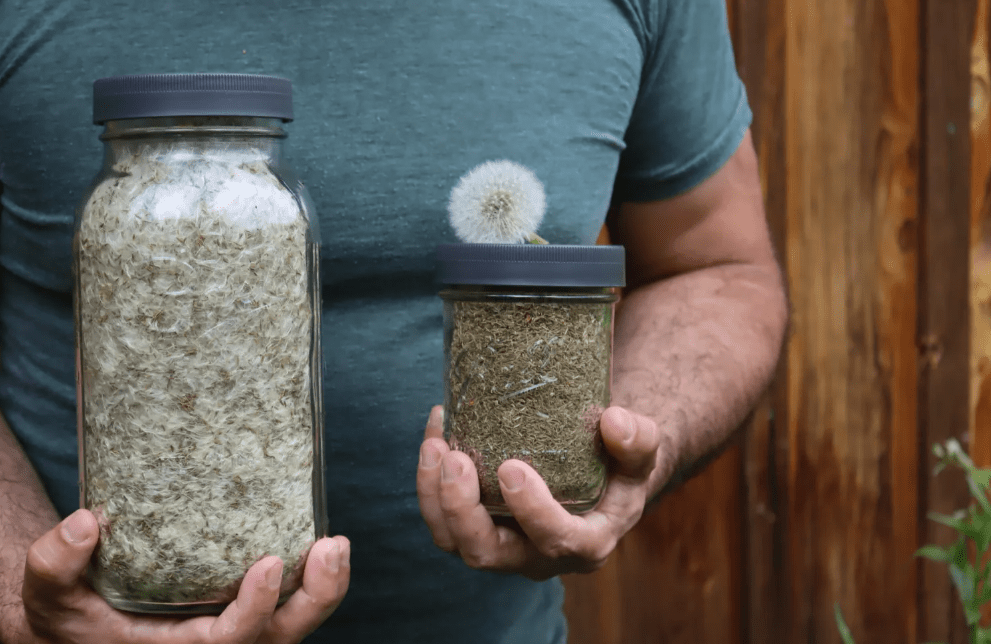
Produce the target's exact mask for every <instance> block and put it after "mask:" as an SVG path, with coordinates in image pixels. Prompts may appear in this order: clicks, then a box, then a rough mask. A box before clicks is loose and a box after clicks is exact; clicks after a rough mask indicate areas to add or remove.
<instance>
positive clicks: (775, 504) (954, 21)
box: [566, 0, 991, 644]
mask: <svg viewBox="0 0 991 644" xmlns="http://www.w3.org/2000/svg"><path fill="white" fill-rule="evenodd" d="M989 2H991V0H833V1H831V2H812V3H810V2H806V1H805V0H728V15H729V17H730V27H731V33H732V37H733V42H734V47H735V50H736V55H737V63H738V67H739V69H740V74H741V77H742V78H743V79H744V82H745V84H746V85H747V90H748V95H749V98H750V102H751V106H752V107H753V110H754V124H753V130H754V140H755V143H756V145H757V149H758V155H759V158H760V164H761V178H762V183H763V188H764V193H765V203H766V209H767V213H768V221H769V225H770V227H771V231H772V235H773V237H774V240H775V244H776V247H777V248H778V250H779V252H780V254H781V258H782V262H783V264H784V265H785V267H786V271H787V279H788V282H789V292H790V296H791V309H792V321H791V329H790V330H789V337H788V343H787V347H786V354H785V357H784V360H783V361H782V364H781V366H780V368H779V372H778V376H777V378H776V382H775V384H774V386H772V388H771V391H770V392H769V394H768V396H767V397H766V398H765V399H764V401H762V403H761V404H760V405H759V406H758V408H757V410H756V412H755V413H754V415H753V418H752V421H751V423H750V425H749V429H748V431H747V433H746V434H745V436H744V437H743V438H742V439H741V441H740V443H739V444H738V445H737V446H735V447H734V450H733V451H732V452H730V453H729V454H727V455H725V456H724V457H723V458H722V459H720V460H719V461H717V463H716V464H715V465H714V466H713V467H712V468H710V470H708V471H706V472H705V473H704V474H703V475H702V476H701V477H699V478H697V479H695V480H693V481H691V482H690V483H689V484H688V485H687V486H686V487H685V488H683V489H682V490H681V491H680V492H679V493H678V494H677V495H675V496H672V497H671V498H669V499H667V500H665V502H664V503H663V504H662V505H661V506H660V507H659V508H657V509H656V510H655V511H653V512H652V513H651V514H649V515H648V516H646V517H645V519H644V521H643V522H642V523H641V524H640V525H639V526H638V527H637V529H636V530H635V531H634V532H633V533H631V535H630V536H629V537H628V538H627V539H626V540H624V541H623V543H622V544H621V545H620V547H619V549H618V550H617V552H616V553H615V555H614V556H613V558H612V559H611V560H610V562H609V563H608V565H607V566H606V568H604V569H603V570H602V571H600V572H599V573H598V574H596V575H592V576H586V577H582V578H571V579H568V580H567V581H566V583H567V585H568V590H569V595H568V600H567V609H568V614H569V616H570V618H571V623H572V638H571V642H572V644H577V643H582V644H584V643H586V642H588V643H592V642H596V643H605V644H627V643H636V642H665V643H671V644H682V643H684V644H689V643H694V642H715V641H720V642H722V641H729V642H741V643H746V644H772V643H773V644H778V643H780V642H788V643H791V642H796V643H797V642H816V643H819V642H822V643H826V644H830V643H835V642H839V636H838V632H837V629H836V626H835V623H834V621H833V612H832V611H833V604H834V602H839V604H840V605H841V606H842V608H843V610H844V614H845V616H846V619H847V621H848V623H849V624H850V626H851V628H852V630H853V631H854V635H855V636H856V640H857V641H858V642H861V643H867V642H869V643H871V644H884V643H889V642H890V643H891V644H903V643H909V644H922V643H923V642H929V641H944V642H948V643H949V644H963V643H964V642H966V641H967V633H966V628H965V625H964V622H963V619H962V615H961V614H960V610H959V607H958V603H959V602H958V599H957V597H956V595H955V593H954V591H953V589H952V587H951V584H950V582H949V578H948V575H947V572H946V569H945V566H942V565H940V564H930V563H928V562H926V563H923V562H921V561H920V560H918V559H916V558H915V557H914V556H913V552H914V550H915V548H916V547H917V546H918V545H920V544H921V543H931V542H937V543H946V542H948V541H949V540H950V539H951V538H952V534H951V533H950V532H949V531H948V530H944V529H942V528H941V527H939V526H938V525H937V524H934V523H932V522H931V521H928V520H926V518H925V516H926V514H927V513H928V512H930V511H936V512H952V511H953V510H955V509H957V508H960V507H963V506H964V505H966V504H967V502H968V496H967V493H966V489H965V487H964V486H963V483H962V480H961V479H960V477H953V476H951V475H948V474H944V475H941V476H939V477H936V478H932V477H931V476H930V474H931V472H932V467H933V465H934V462H933V459H932V457H931V453H930V447H931V445H932V443H934V442H941V441H943V440H945V439H946V438H948V437H950V436H956V437H958V438H961V439H964V440H967V439H969V445H970V448H971V451H972V453H973V454H974V456H975V458H976V459H977V460H978V461H979V462H980V463H982V464H984V465H991V140H989V137H991V123H989V121H988V105H989V95H991V90H989V88H991V80H989V62H988V29H989V24H991V17H989V9H988V5H989ZM968 124H969V127H968ZM965 249H968V250H969V252H965ZM734 481H736V484H738V485H739V487H740V489H741V490H742V492H741V493H739V494H737V493H736V492H735V491H734V490H733V488H732V486H733V485H734ZM703 499H705V500H707V503H705V504H703V503H701V501H700V500H703ZM733 625H736V626H737V627H738V628H737V630H735V631H734V630H731V628H730V627H731V626H733Z"/></svg>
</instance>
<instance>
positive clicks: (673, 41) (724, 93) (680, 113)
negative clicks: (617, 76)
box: [614, 0, 752, 201]
mask: <svg viewBox="0 0 991 644" xmlns="http://www.w3.org/2000/svg"><path fill="white" fill-rule="evenodd" d="M645 4H646V5H647V6H645V7H643V12H644V13H643V14H641V15H642V16H643V18H644V20H643V27H644V28H645V30H646V31H647V33H646V38H645V44H646V47H645V49H646V51H645V56H644V68H643V73H642V75H641V81H640V89H639V93H638V96H637V100H636V103H635V104H634V108H633V113H632V115H631V117H630V123H629V126H628V128H627V131H626V135H625V137H624V138H625V142H626V146H627V147H626V149H625V150H624V151H623V154H622V156H621V157H620V164H619V170H618V173H617V178H616V190H615V195H614V197H615V198H616V199H617V200H619V201H652V200H655V199H664V198H667V197H673V196H675V195H677V194H680V193H682V192H685V191H687V190H689V189H691V188H693V187H695V186H696V185H698V184H699V183H701V182H702V181H703V180H705V179H707V178H708V177H710V176H711V175H712V174H714V173H715V172H716V171H717V170H718V169H719V168H721V167H722V165H723V164H724V163H725V162H726V161H727V159H729V157H730V156H731V155H732V154H733V153H734V152H735V151H736V149H737V147H738V146H739V145H740V142H741V140H742V139H743V135H744V133H745V132H746V129H747V128H748V127H749V126H750V122H751V120H752V113H751V111H750V106H749V104H748V103H747V94H746V89H745V88H744V86H743V82H742V81H741V80H740V77H739V75H738V74H737V71H736V63H735V60H734V57H733V46H732V43H731V41H730V37H729V27H728V24H727V17H726V5H725V0H651V1H649V2H645Z"/></svg>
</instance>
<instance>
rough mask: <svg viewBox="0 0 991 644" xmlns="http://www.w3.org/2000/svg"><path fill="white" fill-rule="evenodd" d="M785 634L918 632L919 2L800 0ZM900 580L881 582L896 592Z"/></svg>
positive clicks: (792, 75) (789, 91)
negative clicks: (844, 625) (839, 624)
mask: <svg viewBox="0 0 991 644" xmlns="http://www.w3.org/2000/svg"><path fill="white" fill-rule="evenodd" d="M787 25H788V28H787V31H786V51H785V61H786V62H785V66H786V72H785V83H786V106H787V111H786V122H787V125H786V134H785V137H786V139H785V147H786V162H787V177H786V181H787V214H788V219H787V227H786V230H787V242H786V244H787V247H786V251H787V267H788V275H789V281H790V287H791V296H792V302H793V308H792V311H793V316H792V336H791V339H790V342H789V345H788V356H787V370H788V371H787V378H788V382H787V403H788V410H787V411H788V417H787V427H788V441H789V447H790V453H789V470H788V481H787V487H788V494H789V504H788V522H789V532H788V538H787V540H788V546H787V547H788V567H789V574H790V577H789V580H788V581H789V584H790V586H791V588H792V601H791V604H792V605H791V624H790V626H791V628H790V632H789V636H788V637H787V638H786V640H785V641H789V642H804V641H815V642H838V641H839V636H838V634H837V632H836V628H835V623H834V621H833V611H832V608H833V604H834V602H839V604H840V606H841V607H842V609H843V611H844V613H845V615H846V619H847V622H848V623H849V624H850V626H851V629H852V630H853V632H854V634H855V635H856V636H857V638H858V641H870V642H910V641H914V638H915V632H914V631H915V629H914V621H915V620H914V615H915V602H914V597H913V596H912V593H911V589H912V588H913V587H914V585H915V562H914V560H913V559H912V557H911V553H912V551H913V550H914V546H915V543H916V539H917V535H916V519H917V502H916V499H917V497H916V494H915V487H916V476H915V470H916V464H917V457H916V450H917V444H916V426H915V414H914V410H915V408H916V394H915V361H914V344H915V319H916V309H915V306H916V299H915V292H916V282H915V275H916V270H915V265H916V246H915V220H916V214H917V212H916V204H917V200H916V194H917V187H918V177H917V161H916V159H917V131H918V114H917V111H916V105H917V101H918V93H917V92H918V84H917V81H916V79H917V70H918V47H917V36H916V34H917V31H916V26H917V25H918V4H917V3H916V2H915V1H914V0H890V1H888V2H881V1H879V0H871V1H867V2H861V1H860V0H842V1H837V2H829V3H807V2H804V1H800V0H789V2H788V6H787ZM882 588H883V589H887V591H888V592H884V593H878V592H877V590H878V589H882Z"/></svg>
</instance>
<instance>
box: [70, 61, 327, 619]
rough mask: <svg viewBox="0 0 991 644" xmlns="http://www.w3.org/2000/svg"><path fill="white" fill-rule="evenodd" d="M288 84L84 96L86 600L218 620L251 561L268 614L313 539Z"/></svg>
mask: <svg viewBox="0 0 991 644" xmlns="http://www.w3.org/2000/svg"><path fill="white" fill-rule="evenodd" d="M291 119H292V94H291V85H290V83H289V81H287V80H284V79H279V78H272V77H262V76H246V75H227V74H225V75H220V74H195V75H193V74H190V75H149V76H128V77H115V78H108V79H101V80H98V81H97V82H96V83H95V85H94V122H95V123H97V124H103V125H105V128H104V131H103V134H102V135H101V137H100V138H101V139H102V140H103V142H104V145H105V156H104V162H103V168H102V170H101V171H100V173H99V175H98V176H97V178H96V180H95V182H94V183H93V185H92V187H91V189H90V190H89V192H88V193H87V194H86V195H85V197H84V198H83V199H82V201H81V204H80V207H79V210H78V213H77V220H76V232H75V239H74V249H73V252H74V258H73V259H74V269H75V280H76V282H75V287H76V288H75V316H76V341H77V381H78V415H79V422H78V427H79V440H80V476H81V503H82V505H83V506H84V507H86V508H88V509H89V510H91V511H93V512H94V514H95V515H96V516H97V518H98V520H99V523H100V542H99V545H98V549H97V552H96V555H95V557H94V559H93V562H92V565H91V567H90V571H89V579H90V582H91V584H92V585H93V587H94V588H95V589H96V590H97V591H98V592H99V593H100V594H101V595H102V596H103V597H104V598H106V600H107V601H108V602H109V603H110V604H111V605H113V606H115V607H117V608H120V609H123V610H129V611H136V612H151V613H171V614H191V613H218V612H220V611H221V610H222V609H223V607H224V606H225V605H226V604H227V603H229V602H230V601H231V600H232V599H234V597H235V596H236V593H237V590H238V587H239V586H240V582H241V580H242V578H243V576H244V573H245V572H246V571H247V569H248V568H249V567H250V566H251V565H252V564H253V563H255V562H256V561H258V560H259V559H260V558H262V557H264V556H267V555H277V556H279V557H280V558H281V559H282V560H283V584H282V593H281V595H282V599H285V598H286V597H288V595H289V594H291V593H292V591H293V590H295V589H296V588H298V587H299V585H300V583H301V579H302V567H303V564H304V561H305V558H306V555H307V553H308V551H309V548H310V546H311V545H312V544H313V543H314V541H315V540H316V539H318V538H320V537H322V536H324V535H325V534H326V532H327V529H326V516H325V515H326V510H325V503H324V490H323V480H324V479H323V451H322V450H323V448H322V435H323V432H322V426H323V413H322V403H321V363H322V360H321V352H320V343H319V337H320V336H319V329H320V324H319V315H320V306H319V297H320V295H319V294H320V291H319V285H318V274H319V273H318V244H319V235H318V233H317V230H316V228H315V226H316V218H315V215H314V213H313V211H312V207H311V206H310V204H309V200H308V197H307V196H306V194H305V190H304V189H303V187H302V186H301V184H300V183H299V182H298V181H296V180H294V179H293V178H292V175H291V173H290V171H289V169H288V168H287V167H286V165H285V164H284V162H283V159H282V142H283V139H284V138H285V136H286V133H285V130H284V129H283V127H282V126H283V124H284V122H286V121H289V120H291Z"/></svg>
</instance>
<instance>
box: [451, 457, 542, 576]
mask: <svg viewBox="0 0 991 644" xmlns="http://www.w3.org/2000/svg"><path fill="white" fill-rule="evenodd" d="M480 498H481V497H480V493H479V488H478V474H477V472H476V470H475V465H474V463H472V461H471V458H469V457H468V455H467V454H464V453H463V452H459V451H450V452H448V453H447V454H445V455H444V458H443V460H442V462H441V484H440V505H441V510H442V512H443V518H444V521H445V523H446V525H447V529H448V530H449V531H450V534H451V538H452V540H453V542H454V547H455V548H456V549H457V551H458V553H459V554H460V555H461V558H462V559H463V560H464V561H465V563H467V564H468V565H469V566H471V567H472V568H478V569H481V570H520V569H523V568H525V567H526V563H527V561H528V558H529V557H528V553H527V551H526V548H525V547H524V545H523V544H524V541H523V540H522V539H521V538H520V537H519V535H518V534H516V533H515V532H513V531H512V530H511V529H509V528H506V527H497V526H496V525H495V524H494V523H493V522H492V517H491V516H489V513H488V511H487V510H486V509H485V506H483V505H482V504H481V503H480Z"/></svg>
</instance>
